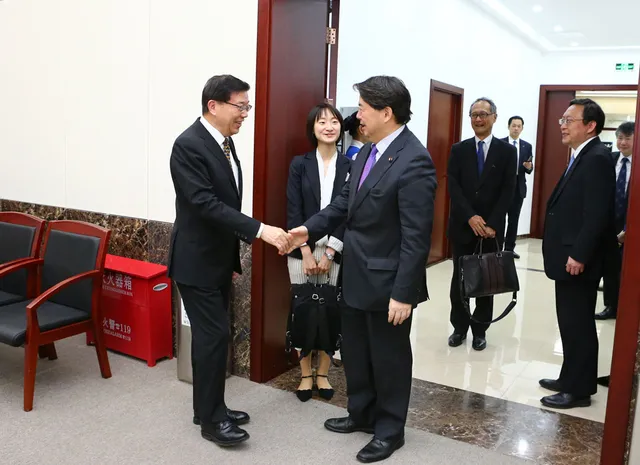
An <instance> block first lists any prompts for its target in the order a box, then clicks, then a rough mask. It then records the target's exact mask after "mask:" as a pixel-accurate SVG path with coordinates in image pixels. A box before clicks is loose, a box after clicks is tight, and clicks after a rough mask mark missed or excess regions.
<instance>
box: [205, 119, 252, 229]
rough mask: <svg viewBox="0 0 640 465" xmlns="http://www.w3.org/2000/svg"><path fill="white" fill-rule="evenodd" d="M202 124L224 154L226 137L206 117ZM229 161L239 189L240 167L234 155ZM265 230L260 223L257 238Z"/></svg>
mask: <svg viewBox="0 0 640 465" xmlns="http://www.w3.org/2000/svg"><path fill="white" fill-rule="evenodd" d="M200 123H201V124H202V125H203V126H204V128H205V129H206V130H207V131H208V132H209V134H211V137H213V139H214V140H215V141H216V142H217V143H218V145H219V146H220V148H221V149H222V151H223V152H224V139H225V137H224V136H223V135H222V134H221V133H220V131H218V130H217V129H216V128H214V127H213V126H212V125H211V123H209V121H207V119H206V118H205V117H204V116H201V117H200ZM229 161H230V162H231V171H232V172H233V180H234V181H235V183H236V187H237V188H238V189H239V186H240V183H239V181H238V173H239V170H238V165H237V163H236V160H235V158H233V155H231V157H230V158H229ZM263 229H264V224H263V223H260V229H258V234H256V237H257V238H258V239H260V236H261V235H262V230H263Z"/></svg>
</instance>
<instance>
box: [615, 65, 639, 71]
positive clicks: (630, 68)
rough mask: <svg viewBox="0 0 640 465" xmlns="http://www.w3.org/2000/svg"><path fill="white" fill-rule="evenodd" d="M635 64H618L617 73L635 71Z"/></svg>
mask: <svg viewBox="0 0 640 465" xmlns="http://www.w3.org/2000/svg"><path fill="white" fill-rule="evenodd" d="M635 67H636V65H635V63H616V71H633V70H634V69H635Z"/></svg>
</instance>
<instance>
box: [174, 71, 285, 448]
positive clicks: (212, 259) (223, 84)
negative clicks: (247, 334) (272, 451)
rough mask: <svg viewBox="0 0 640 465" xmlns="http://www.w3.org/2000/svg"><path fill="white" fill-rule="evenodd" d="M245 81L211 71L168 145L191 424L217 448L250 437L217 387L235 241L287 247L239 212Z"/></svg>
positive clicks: (236, 259)
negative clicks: (187, 339)
mask: <svg viewBox="0 0 640 465" xmlns="http://www.w3.org/2000/svg"><path fill="white" fill-rule="evenodd" d="M248 90H249V84H247V83H246V82H243V81H241V80H240V79H238V78H235V77H233V76H229V75H223V76H214V77H212V78H211V79H209V80H208V81H207V84H206V85H205V87H204V90H203V91H202V116H201V117H200V118H198V119H197V120H196V121H195V122H194V123H193V124H192V125H191V126H190V127H189V128H187V129H186V130H185V131H184V132H183V133H182V134H180V135H179V136H178V138H177V139H176V141H175V143H174V144H173V149H172V151H171V160H170V169H171V178H172V179H173V185H174V188H175V191H176V220H175V223H174V225H173V232H172V234H171V250H170V252H169V276H170V277H171V278H173V280H174V281H175V282H176V284H177V285H178V290H179V291H180V295H181V297H182V301H183V303H184V308H185V310H186V312H187V316H188V317H189V320H190V322H191V334H192V346H191V360H192V369H193V410H194V416H193V422H194V423H195V424H198V425H200V427H201V432H202V437H204V438H205V439H207V440H209V441H213V442H215V443H216V444H218V445H220V446H231V445H235V444H238V443H240V442H243V441H245V440H247V439H248V438H249V435H248V434H247V432H246V431H244V430H243V429H240V428H239V427H238V425H241V424H244V423H247V422H248V421H249V415H247V414H246V413H244V412H240V411H234V410H230V409H228V408H227V406H226V404H225V402H224V386H225V375H226V366H227V353H228V343H229V337H230V336H229V320H228V315H227V308H228V306H229V292H230V290H231V279H232V276H233V273H234V272H236V273H241V272H242V271H241V268H240V243H239V240H242V241H244V242H247V243H251V242H252V241H254V240H255V239H256V238H259V239H262V240H263V241H265V242H268V243H269V244H273V245H275V246H277V247H278V248H279V249H280V250H281V251H284V250H286V249H287V248H288V243H289V237H288V235H287V234H286V233H285V232H284V231H283V230H281V229H278V228H274V227H272V226H267V225H264V224H261V223H260V222H259V221H258V220H255V219H253V218H251V217H248V216H246V215H244V214H242V213H240V208H241V206H242V169H241V167H240V161H239V160H238V157H237V155H236V151H235V147H234V145H233V140H232V139H231V136H233V135H235V134H237V133H238V131H240V127H241V126H242V122H243V121H244V119H245V118H246V117H247V115H248V113H249V111H250V110H251V105H250V104H249V96H248V93H247V92H248Z"/></svg>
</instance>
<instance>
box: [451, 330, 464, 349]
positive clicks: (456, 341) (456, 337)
mask: <svg viewBox="0 0 640 465" xmlns="http://www.w3.org/2000/svg"><path fill="white" fill-rule="evenodd" d="M466 339H467V335H466V334H460V333H453V334H452V335H451V336H449V347H458V346H461V345H462V343H463V342H464V341H465V340H466Z"/></svg>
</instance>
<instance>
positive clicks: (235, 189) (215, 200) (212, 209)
mask: <svg viewBox="0 0 640 465" xmlns="http://www.w3.org/2000/svg"><path fill="white" fill-rule="evenodd" d="M230 145H231V153H232V155H233V159H234V160H235V162H236V164H237V166H238V181H239V182H238V184H239V185H238V186H236V182H235V180H234V178H233V171H232V170H231V166H230V165H229V160H227V158H226V156H225V154H224V152H223V151H222V148H221V147H220V145H218V143H217V142H216V140H215V139H214V138H213V136H212V135H211V134H210V133H209V131H207V129H206V128H205V127H204V126H203V125H202V123H201V122H200V121H199V120H196V122H195V123H193V124H192V125H191V126H190V127H189V128H187V130H185V131H184V132H183V133H182V134H180V135H179V136H178V138H177V139H176V141H175V142H174V144H173V149H172V151H171V160H170V162H169V166H170V168H171V178H172V179H173V186H174V188H175V191H176V220H175V222H174V224H173V232H172V233H171V248H170V251H169V276H170V277H171V278H173V279H174V280H175V281H177V282H179V283H182V284H187V285H190V286H198V287H209V288H211V287H213V288H216V287H222V286H225V285H228V284H229V282H230V281H231V277H232V275H233V272H234V271H235V272H236V273H241V272H242V270H241V267H240V242H239V239H242V240H243V241H245V242H247V243H251V242H252V241H253V240H254V239H255V238H256V235H257V234H258V230H259V229H260V222H259V221H257V220H255V219H253V218H250V217H248V216H246V215H243V214H242V213H240V208H241V205H242V170H241V168H240V162H239V160H238V157H237V155H236V151H235V147H234V145H233V141H231V139H230Z"/></svg>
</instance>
